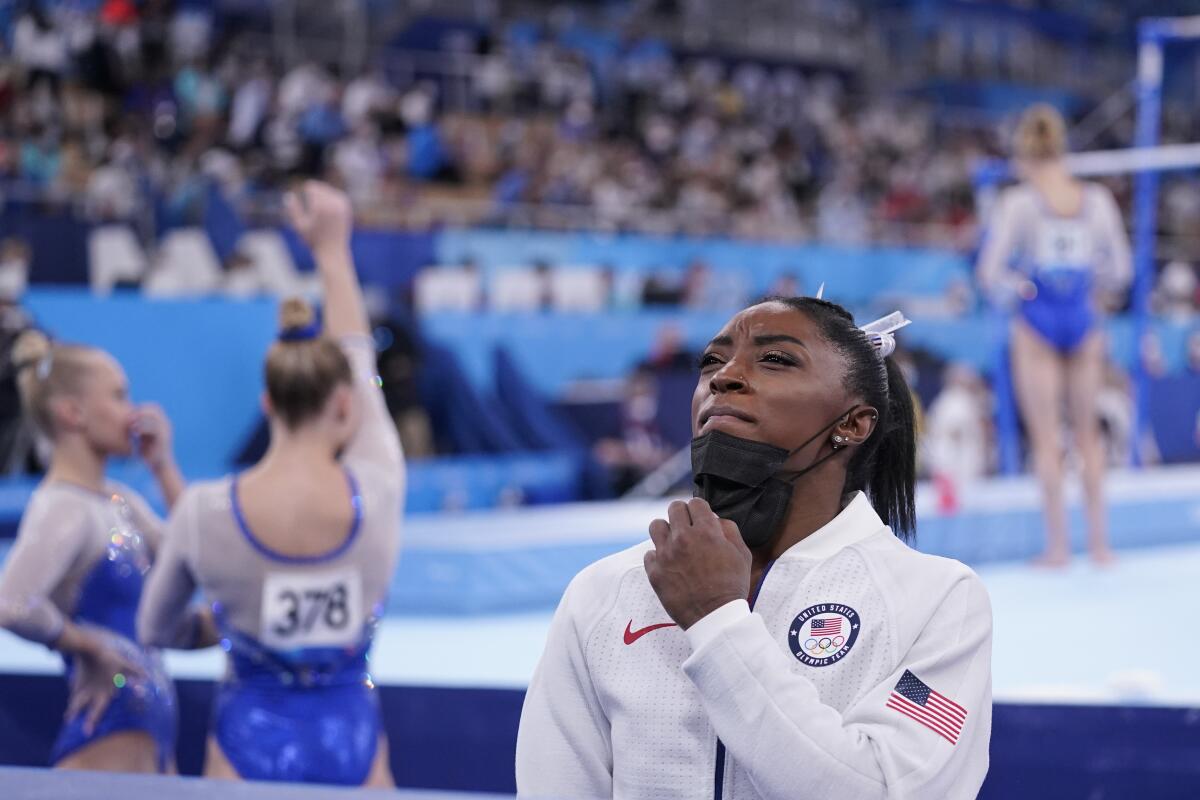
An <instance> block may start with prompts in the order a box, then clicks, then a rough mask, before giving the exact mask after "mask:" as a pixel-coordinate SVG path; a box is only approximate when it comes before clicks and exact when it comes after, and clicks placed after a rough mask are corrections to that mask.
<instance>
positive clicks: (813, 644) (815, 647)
mask: <svg viewBox="0 0 1200 800" xmlns="http://www.w3.org/2000/svg"><path fill="white" fill-rule="evenodd" d="M845 643H846V637H845V636H822V637H821V638H820V639H808V640H806V641H805V642H804V649H805V650H806V651H808V653H809V654H811V655H812V656H814V657H819V656H827V655H829V654H830V653H833V652H836V651H837V650H838V649H839V648H840V647H841V646H842V645H844V644H845Z"/></svg>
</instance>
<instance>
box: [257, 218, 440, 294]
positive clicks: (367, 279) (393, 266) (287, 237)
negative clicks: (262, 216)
mask: <svg viewBox="0 0 1200 800" xmlns="http://www.w3.org/2000/svg"><path fill="white" fill-rule="evenodd" d="M278 232H279V234H280V235H281V236H283V241H284V243H285V244H287V247H288V252H289V253H290V254H291V256H292V260H293V261H294V262H295V264H296V268H297V269H299V270H300V271H301V272H311V271H312V270H313V269H314V268H315V266H316V265H315V263H314V262H313V257H312V253H311V252H310V251H309V249H308V247H307V246H305V244H304V242H302V241H301V240H300V237H299V236H297V235H296V232H295V231H294V230H292V229H291V228H288V227H283V228H280V229H279V231H278ZM434 239H435V237H434V234H431V233H404V232H400V231H380V230H373V229H369V228H368V229H359V230H356V231H354V234H353V235H352V236H351V238H350V250H351V252H352V253H353V254H354V266H355V269H356V270H357V272H358V277H359V279H360V280H361V281H362V282H363V283H364V284H368V285H373V286H383V287H390V288H396V287H404V286H408V285H409V284H411V283H412V280H413V276H415V275H416V274H417V271H418V270H420V269H421V268H422V267H424V266H427V265H428V264H430V263H432V262H433V261H434V260H435V254H434Z"/></svg>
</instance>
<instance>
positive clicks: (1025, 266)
mask: <svg viewBox="0 0 1200 800" xmlns="http://www.w3.org/2000/svg"><path fill="white" fill-rule="evenodd" d="M1016 139H1017V141H1016V156H1017V164H1018V171H1019V173H1020V175H1021V178H1022V180H1021V183H1019V184H1018V185H1016V186H1013V187H1011V188H1009V189H1006V190H1005V191H1004V192H1003V193H1002V194H1001V196H1000V198H999V201H998V202H997V205H996V210H995V212H994V215H993V218H992V220H991V224H990V227H989V231H988V238H987V241H986V243H985V244H984V248H983V252H982V253H981V255H980V261H979V278H980V281H981V282H982V283H983V285H984V288H985V289H986V290H987V291H988V292H989V293H990V294H992V295H993V297H996V298H998V299H999V301H1000V302H1001V303H1007V299H1008V298H1016V302H1017V314H1016V316H1015V319H1014V320H1013V324H1012V334H1011V339H1010V347H1011V357H1012V372H1013V380H1014V384H1015V388H1016V394H1017V402H1018V405H1019V406H1020V410H1021V418H1022V420H1023V421H1024V423H1025V430H1026V432H1027V433H1028V435H1029V446H1030V448H1031V449H1032V451H1033V459H1034V464H1035V467H1036V469H1037V474H1038V479H1039V481H1040V482H1041V486H1042V503H1043V514H1044V518H1045V526H1046V550H1045V553H1044V554H1043V555H1042V557H1041V558H1040V559H1039V563H1041V564H1043V565H1045V566H1051V567H1060V566H1063V565H1065V564H1066V563H1067V562H1068V561H1069V560H1070V557H1071V545H1070V541H1069V538H1068V535H1067V511H1066V504H1065V502H1064V499H1063V473H1064V471H1065V470H1064V448H1063V441H1062V430H1063V428H1064V427H1065V423H1068V422H1069V423H1070V426H1071V431H1072V433H1073V435H1074V439H1075V448H1076V451H1077V452H1078V454H1079V458H1080V461H1081V462H1082V468H1083V488H1084V498H1085V510H1086V512H1087V529H1088V538H1087V541H1088V550H1089V551H1090V553H1091V556H1092V559H1093V560H1094V561H1096V562H1097V563H1107V562H1109V561H1111V559H1112V554H1111V551H1110V550H1109V546H1108V526H1107V519H1106V510H1105V505H1104V448H1103V446H1102V443H1101V438H1100V416H1099V412H1098V410H1097V408H1096V397H1097V395H1098V394H1099V392H1100V386H1101V383H1102V381H1103V376H1104V361H1105V338H1104V330H1103V327H1102V323H1103V315H1102V313H1101V311H1100V308H1099V303H1098V302H1097V295H1098V294H1100V293H1102V292H1109V293H1115V292H1120V291H1123V290H1124V289H1125V288H1126V287H1127V286H1128V285H1129V282H1130V280H1131V279H1132V277H1133V269H1132V266H1131V259H1130V255H1129V240H1128V238H1127V237H1126V235H1125V226H1124V223H1123V221H1122V220H1121V212H1120V210H1119V209H1118V208H1117V204H1116V201H1115V200H1113V196H1112V193H1111V192H1109V191H1108V189H1107V188H1105V187H1104V186H1102V185H1100V184H1098V183H1088V182H1084V181H1079V180H1076V179H1075V178H1074V177H1073V176H1072V175H1071V174H1070V173H1069V172H1068V171H1067V168H1066V165H1065V163H1064V162H1063V156H1064V155H1065V153H1066V145H1067V133H1066V125H1065V123H1064V122H1063V119H1062V116H1061V115H1059V113H1058V112H1057V111H1055V110H1054V109H1053V108H1052V107H1050V106H1047V105H1037V106H1034V107H1032V108H1030V109H1029V110H1028V111H1027V112H1025V115H1024V117H1022V119H1021V122H1020V125H1019V127H1018V128H1017V137H1016ZM1064 406H1065V411H1066V418H1065V419H1064V414H1063V412H1064Z"/></svg>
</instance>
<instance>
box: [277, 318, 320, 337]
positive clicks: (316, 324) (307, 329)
mask: <svg viewBox="0 0 1200 800" xmlns="http://www.w3.org/2000/svg"><path fill="white" fill-rule="evenodd" d="M320 335H321V321H320V320H313V321H312V322H310V323H308V324H307V325H304V326H302V327H299V328H284V329H283V330H281V331H280V332H279V341H281V342H308V341H312V340H313V339H316V338H317V337H318V336H320Z"/></svg>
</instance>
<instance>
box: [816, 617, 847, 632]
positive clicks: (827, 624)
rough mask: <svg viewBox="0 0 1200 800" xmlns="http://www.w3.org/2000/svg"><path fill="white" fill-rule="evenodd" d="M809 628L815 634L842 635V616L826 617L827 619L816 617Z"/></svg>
mask: <svg viewBox="0 0 1200 800" xmlns="http://www.w3.org/2000/svg"><path fill="white" fill-rule="evenodd" d="M809 630H810V631H812V635H813V636H841V635H842V618H841V617H826V618H825V619H814V620H813V621H812V626H811V627H810V628H809Z"/></svg>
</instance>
